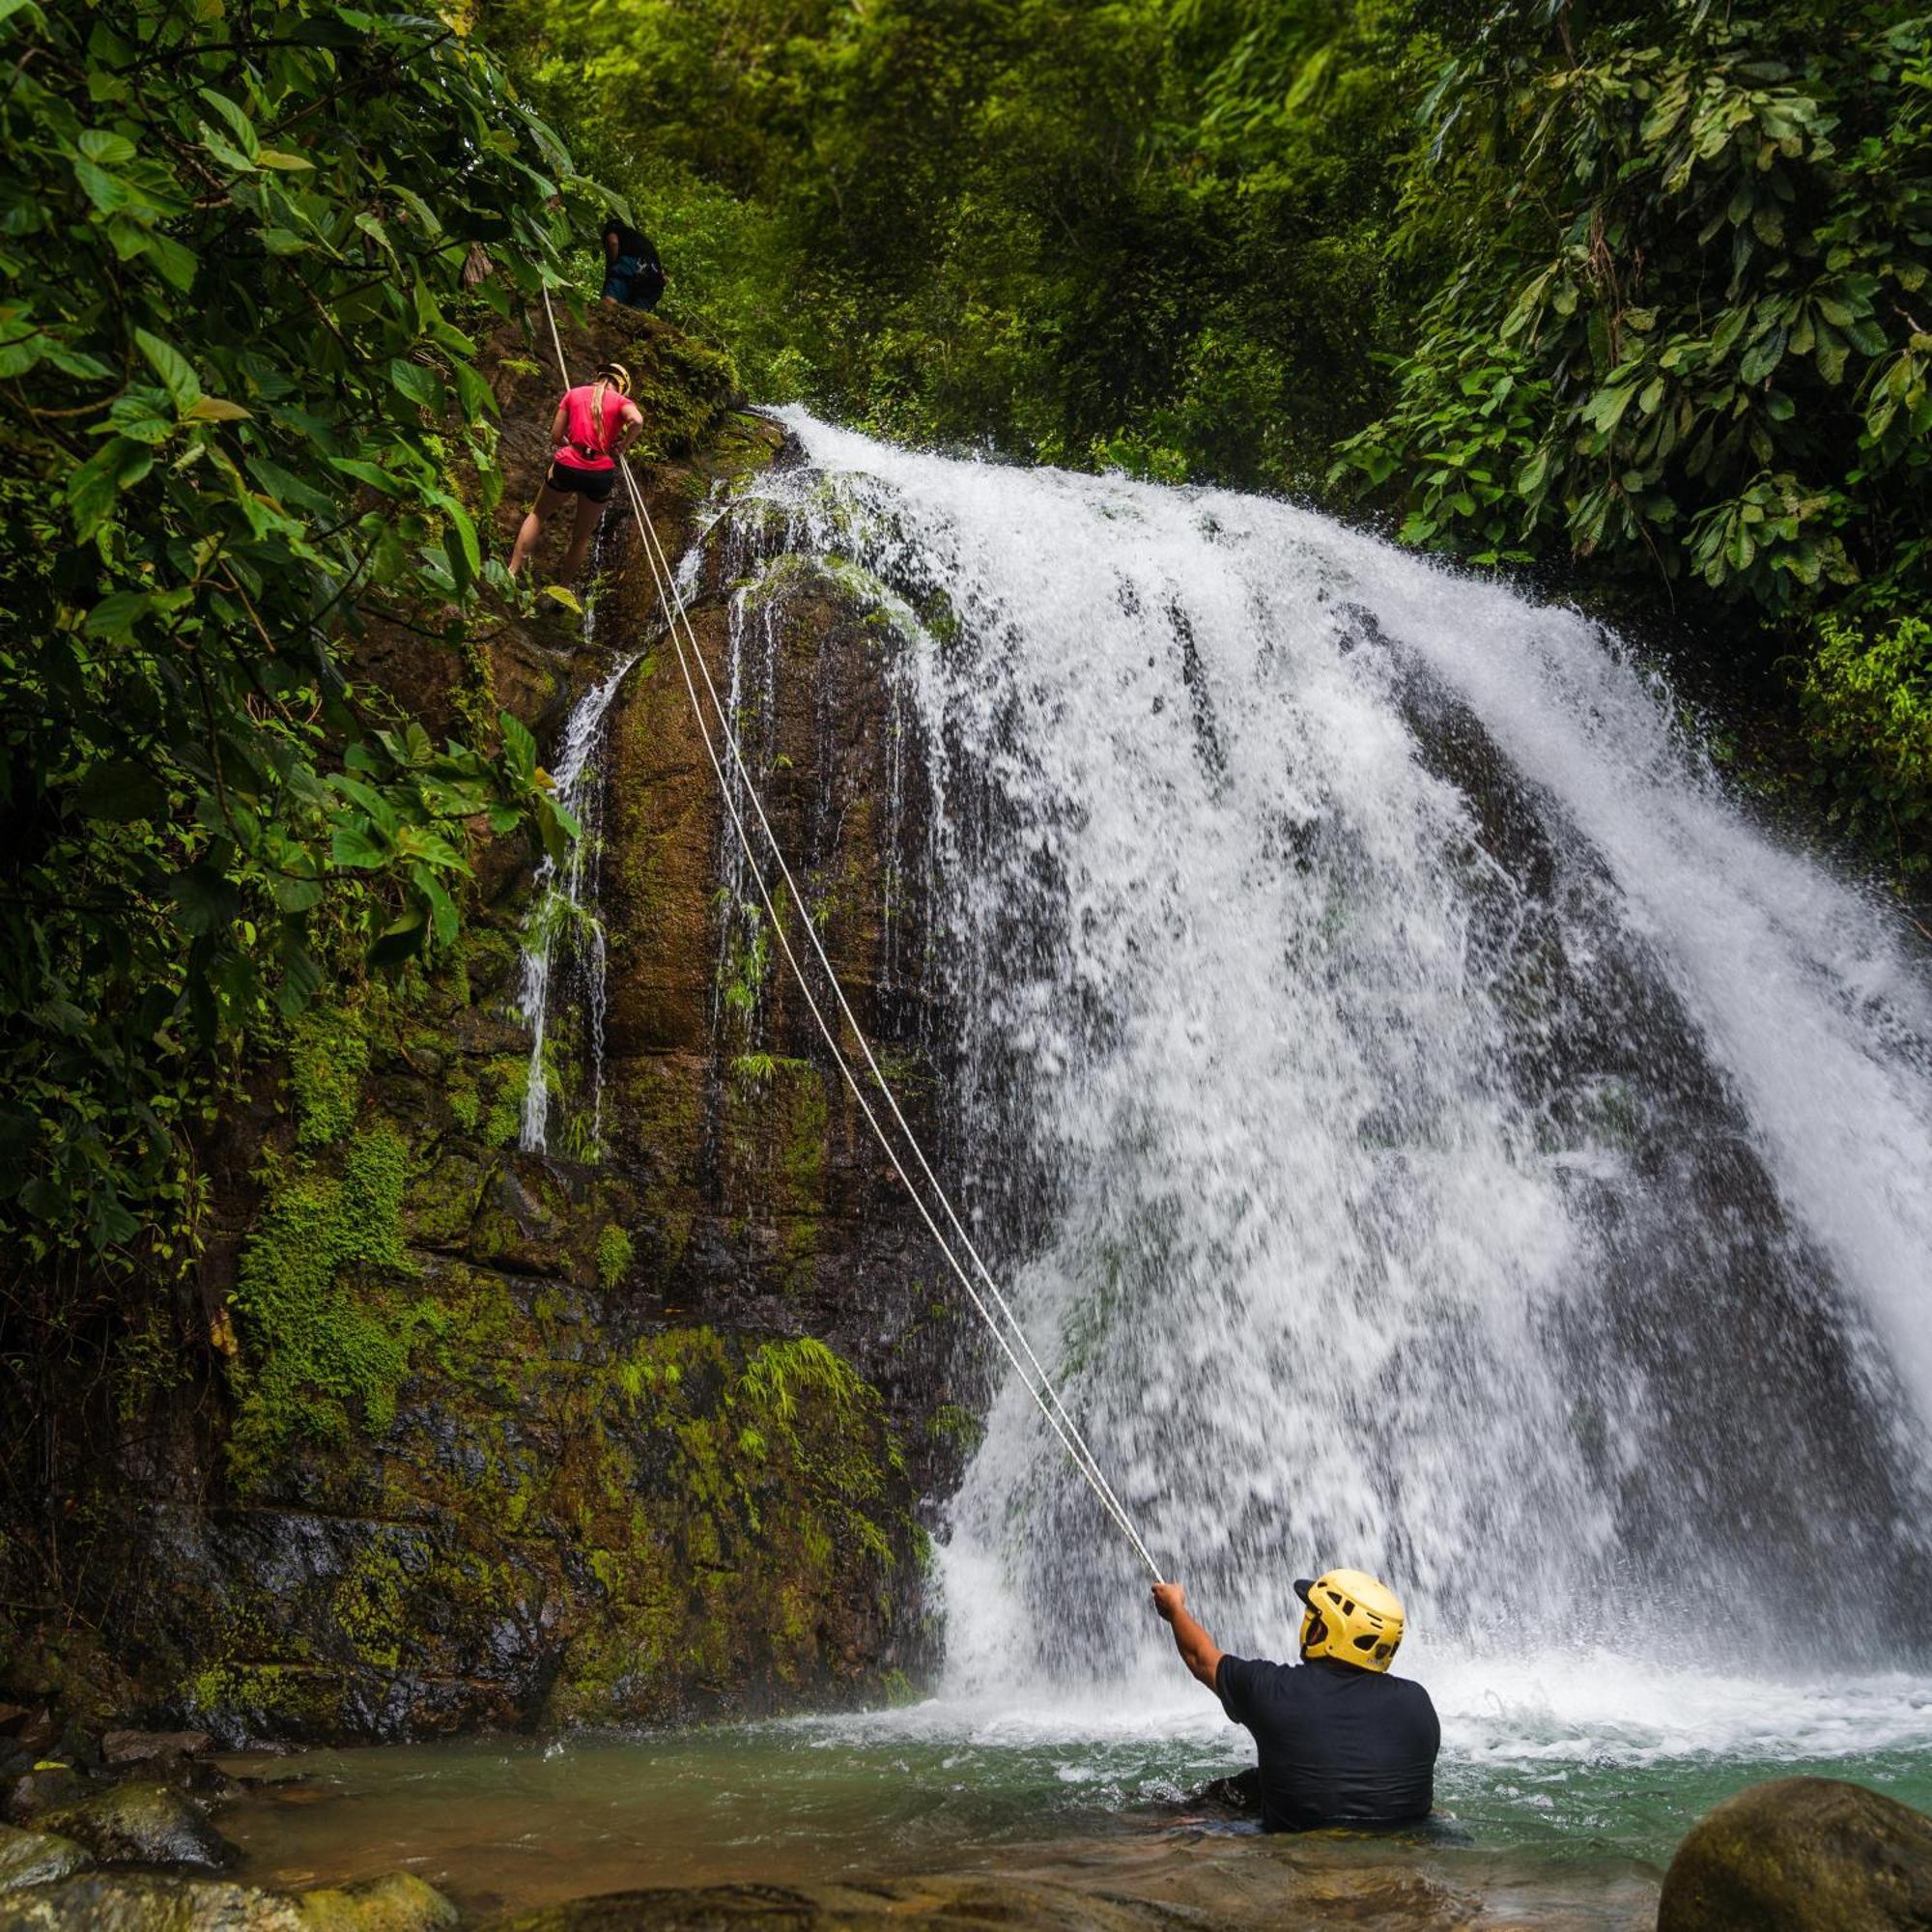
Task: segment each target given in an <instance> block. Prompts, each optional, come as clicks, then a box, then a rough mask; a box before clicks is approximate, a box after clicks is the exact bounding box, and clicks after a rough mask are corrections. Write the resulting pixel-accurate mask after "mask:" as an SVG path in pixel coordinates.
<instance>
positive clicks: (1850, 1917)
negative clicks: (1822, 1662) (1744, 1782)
mask: <svg viewBox="0 0 1932 1932" xmlns="http://www.w3.org/2000/svg"><path fill="white" fill-rule="evenodd" d="M1657 1926H1658V1932H1782V1928H1786V1927H1788V1928H1790V1932H1893V1928H1897V1929H1898V1932H1904V1928H1906V1927H1912V1928H1916V1932H1932V1818H1928V1817H1926V1816H1925V1815H1924V1814H1923V1813H1922V1812H1918V1811H1915V1810H1913V1809H1912V1808H1911V1806H1909V1805H1906V1804H1900V1803H1899V1802H1898V1801H1897V1799H1895V1798H1887V1797H1886V1796H1885V1795H1884V1794H1883V1793H1882V1792H1877V1791H1868V1790H1866V1788H1865V1787H1864V1786H1863V1785H1861V1784H1846V1783H1843V1782H1841V1781H1840V1780H1838V1779H1836V1778H1831V1777H1782V1778H1777V1779H1776V1780H1774V1781H1773V1782H1771V1783H1769V1784H1754V1785H1752V1786H1751V1787H1750V1789H1749V1790H1748V1791H1741V1792H1739V1793H1738V1795H1737V1796H1736V1797H1735V1798H1728V1799H1726V1800H1725V1801H1724V1803H1723V1804H1719V1806H1718V1807H1717V1809H1716V1810H1714V1811H1712V1812H1711V1813H1709V1814H1708V1816H1706V1817H1704V1818H1701V1819H1699V1820H1698V1822H1697V1823H1696V1824H1695V1825H1694V1826H1692V1827H1691V1829H1690V1835H1689V1836H1688V1837H1687V1838H1686V1839H1685V1840H1684V1842H1683V1843H1682V1844H1681V1845H1680V1846H1679V1847H1678V1848H1677V1856H1676V1857H1675V1858H1674V1859H1672V1860H1671V1861H1670V1869H1669V1871H1668V1872H1667V1873H1666V1874H1665V1876H1664V1880H1663V1896H1662V1900H1661V1901H1660V1903H1659V1906H1658V1914H1657Z"/></svg>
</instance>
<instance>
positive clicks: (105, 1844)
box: [35, 1784, 241, 1871]
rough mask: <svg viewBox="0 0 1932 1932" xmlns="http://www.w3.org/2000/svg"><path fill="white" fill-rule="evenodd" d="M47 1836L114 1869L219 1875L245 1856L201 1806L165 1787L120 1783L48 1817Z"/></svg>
mask: <svg viewBox="0 0 1932 1932" xmlns="http://www.w3.org/2000/svg"><path fill="white" fill-rule="evenodd" d="M35 1824H36V1825H37V1827H38V1828H39V1829H40V1830H42V1831H43V1832H57V1833H61V1834H63V1835H64V1836H66V1837H70V1838H76V1839H78V1840H79V1841H80V1843H81V1844H83V1845H85V1846H86V1847H87V1849H88V1850H89V1851H90V1852H92V1853H93V1854H94V1855H95V1857H96V1858H99V1859H105V1860H106V1861H108V1862H109V1863H112V1864H130V1865H168V1866H172V1867H174V1868H175V1869H177V1870H181V1871H220V1870H222V1869H224V1868H225V1867H226V1866H228V1865H231V1864H233V1863H234V1862H235V1861H236V1859H237V1858H239V1857H240V1856H241V1854H240V1853H239V1852H238V1851H237V1849H236V1848H235V1846H233V1845H232V1844H230V1843H229V1841H228V1840H227V1839H226V1838H224V1837H223V1836H222V1835H221V1833H219V1832H217V1831H216V1830H215V1829H214V1827H213V1825H211V1824H210V1823H209V1822H208V1814H207V1813H206V1812H205V1811H204V1810H203V1809H202V1808H201V1806H200V1805H199V1804H194V1803H192V1802H191V1801H190V1800H188V1799H186V1798H184V1797H183V1796H182V1795H181V1794H180V1792H178V1791H170V1790H169V1789H168V1788H167V1787H166V1786H165V1785H161V1784H116V1785H110V1786H109V1787H108V1788H107V1789H106V1790H104V1791H99V1792H97V1793H96V1794H95V1795H94V1796H93V1797H91V1798H86V1799H83V1800H82V1801H81V1802H80V1803H79V1804H70V1805H64V1806H62V1807H61V1808H60V1809H59V1810H55V1811H46V1812H43V1813H42V1814H41V1815H40V1816H39V1817H38V1818H37V1819H36V1820H35Z"/></svg>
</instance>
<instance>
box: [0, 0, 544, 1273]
mask: <svg viewBox="0 0 1932 1932" xmlns="http://www.w3.org/2000/svg"><path fill="white" fill-rule="evenodd" d="M0 40H4V47H0V54H4V59H5V62H6V66H7V69H8V79H7V82H6V93H5V99H4V107H0V502H4V515H0V586H4V588H3V589H0V595H4V615H5V635H4V638H0V732H4V736H5V748H6V758H5V763H4V766H0V787H3V788H0V811H4V814H5V837H4V840H0V1198H3V1199H4V1201H5V1202H6V1204H7V1214H8V1220H9V1224H10V1238H11V1240H12V1242H13V1244H14V1245H13V1252H12V1256H11V1260H12V1262H13V1263H14V1265H15V1266H16V1267H19V1268H21V1269H22V1270H23V1271H24V1272H26V1273H28V1274H30V1275H37V1276H39V1277H41V1278H42V1280H43V1282H45V1281H48V1280H51V1279H53V1278H56V1277H58V1276H60V1275H62V1274H63V1273H71V1272H72V1271H73V1270H75V1269H76V1268H77V1267H78V1266H79V1265H80V1264H83V1263H86V1262H89V1261H92V1260H99V1259H101V1258H113V1259H118V1260H120V1261H121V1262H124V1263H125V1262H127V1261H130V1260H138V1259H146V1260H148V1261H150V1262H156V1263H161V1264H168V1263H170V1262H171V1261H172V1262H174V1263H177V1264H178V1263H179V1261H180V1259H181V1258H182V1257H183V1256H184V1255H185V1254H186V1253H187V1252H188V1251H190V1250H191V1249H192V1247H193V1246H194V1241H195V1234H196V1222H197V1217H198V1215H199V1213H200V1211H201V1208H202V1196H203V1188H202V1184H201V1182H200V1180H199V1179H198V1173H197V1163H196V1156H195V1151H194V1150H195V1142H196V1137H197V1134H198V1132H199V1131H200V1129H201V1127H202V1124H203V1122H205V1120H206V1119H207V1118H208V1117H209V1115H210V1113H211V1110H212V1108H213V1103H214V1100H215V1098H216V1096H217V1094H219V1092H220V1091H221V1089H222V1085H223V1083H224V1081H225V1080H227V1079H229V1078H230V1077H231V1076H232V1075H233V1073H234V1072H235V1071H236V1069H238V1068H240V1067H241V1066H242V1065H244V1063H245V1062H246V1060H247V1058H248V1056H249V1055H250V1054H251V1052H254V1051H256V1050H258V1049H259V1048H260V1047H261V1045H262V1044H263V1043H264V1041H265V1040H270V1041H272V1040H273V1039H274V1038H275V1037H277V1036H278V1030H279V1029H281V1028H282V1027H284V1026H285V1025H286V1024H287V1022H288V1021H289V1020H291V1019H292V1018H293V1017H294V1016H295V1015H297V1014H298V1013H299V1012H300V1011H301V1010H302V1009H303V1007H304V1006H305V1004H306V1003H307V1002H308V1000H309V999H310V997H311V995H313V994H314V993H316V991H317V990H318V989H319V988H320V986H321V985H322V984H323V982H324V980H325V978H327V977H330V976H333V975H336V974H338V973H340V972H343V971H348V972H351V973H355V972H359V971H361V970H363V967H364V965H365V963H366V964H370V965H373V966H374V967H375V968H376V969H377V970H389V971H393V970H396V969H397V968H399V967H400V966H401V965H402V964H403V963H404V962H406V961H409V960H412V959H414V958H417V957H419V956H421V955H422V954H423V953H424V952H427V951H433V950H434V949H436V948H438V947H445V946H447V945H448V944H449V943H450V942H451V941H452V940H453V939H454V937H455V934H456V931H457V925H458V921H459V917H460V908H461V900H462V895H463V889H464V881H465V879H466V877H467V875H468V872H469V847H470V842H471V838H472V833H471V830H470V827H471V825H472V823H476V822H487V823H488V824H489V825H490V826H491V827H493V828H495V829H496V830H497V831H498V832H502V831H508V830H511V829H514V828H515V827H516V826H518V825H519V824H529V825H531V826H532V827H533V828H534V829H535V830H536V831H537V832H539V833H540V834H541V835H542V836H543V837H544V838H546V839H547V840H548V841H550V842H551V843H552V844H553V845H556V844H557V843H559V842H560V841H561V840H562V839H563V838H565V837H567V835H568V831H569V827H568V825H567V823H566V821H565V819H564V817H563V815H562V814H561V813H560V812H559V811H558V810H557V809H556V808H555V806H554V804H553V803H552V801H551V798H550V795H549V790H548V781H547V780H546V779H545V778H544V777H543V775H542V774H541V773H540V771H539V770H538V767H537V763H536V753H535V748H534V746H533V744H532V743H531V741H530V738H529V735H528V733H527V732H526V731H524V730H523V729H522V728H521V726H518V725H516V723H515V721H514V720H510V719H507V718H506V719H504V720H502V721H501V722H500V723H499V721H498V720H497V718H496V717H495V716H494V715H492V714H493V711H494V707H493V706H491V705H490V704H489V703H488V701H487V698H488V695H487V688H486V681H480V680H479V679H478V678H477V677H475V676H474V675H470V676H469V678H468V679H467V682H466V684H465V689H466V691H467V693H468V699H469V717H468V718H467V720H466V722H465V724H464V726H463V729H462V738H461V740H460V741H459V740H456V739H451V740H449V741H447V742H442V743H438V742H433V741H432V739H431V737H430V735H429V733H428V732H427V731H426V730H425V728H424V726H423V724H422V723H421V722H420V720H418V719H417V718H415V717H414V716H412V714H411V712H410V709H409V707H408V706H407V705H406V704H405V703H404V702H402V701H401V700H400V699H399V698H398V697H396V696H394V695H393V694H392V693H390V692H389V691H387V690H385V689H384V688H383V686H382V685H381V683H380V682H378V681H376V680H375V679H373V678H372V677H371V676H369V675H367V674H365V673H364V672H363V671H362V670H361V669H360V668H359V660H358V655H357V652H358V646H359V644H360V642H361V641H362V640H363V639H365V638H366V637H367V636H369V635H370V633H371V629H372V627H376V626H389V627H392V628H393V631H394V633H395V635H397V636H400V637H405V638H407V639H408V640H409V642H410V647H411V648H412V650H415V651H418V652H421V653H442V652H452V653H455V654H456V655H457V656H458V657H459V659H464V660H467V661H469V663H470V664H471V667H472V670H473V667H474V663H475V661H476V659H477V656H478V653H477V647H476V639H475V634H474V632H473V629H472V625H473V621H474V618H475V612H476V606H477V592H478V588H479V583H480V582H482V581H483V579H484V578H485V576H486V575H487V574H488V573H489V572H490V571H491V570H492V569H494V568H497V566H492V565H490V564H488V563H487V562H486V542H485V539H484V538H483V537H482V536H481V535H479V521H480V520H481V519H482V518H483V517H484V516H485V515H486V514H487V512H488V511H489V510H490V508H491V507H492V505H493V503H494V501H495V482H494V469H493V465H492V460H491V458H492V450H493V446H494V445H493V438H494V431H493V429H492V424H491V418H492V412H493V410H494V399H493V397H492V395H491V392H490V389H489V386H488V384H486V382H485V381H484V379H483V377H482V375H481V374H479V372H478V370H477V368H476V366H475V360H474V357H475V350H476V340H475V335H474V333H473V329H474V327H475V325H476V323H477V321H478V320H480V321H482V322H484V323H488V322H489V321H491V320H493V305H494V308H495V309H497V310H501V309H505V308H507V306H508V305H509V303H510V302H511V301H512V300H513V299H514V298H515V292H516V291H517V290H518V289H520V288H521V289H524V290H529V289H532V288H533V287H534V284H535V280H536V278H537V277H538V276H539V275H541V274H542V273H543V272H544V271H545V265H546V264H549V263H552V262H554V260H555V259H556V252H557V250H556V244H557V240H558V236H559V234H560V233H561V231H562V228H563V226H564V224H565V220H566V217H565V216H564V215H563V214H562V213H550V212H549V211H548V210H547V207H546V203H547V201H548V199H549V198H550V197H551V196H552V194H553V193H554V189H555V188H556V186H557V185H559V184H560V183H573V184H574V177H573V176H572V173H571V168H570V163H569V160H568V157H567V156H566V154H565V152H564V150H563V149H562V147H561V145H560V144H559V143H558V141H557V140H556V138H555V137H554V135H553V134H551V132H550V131H549V130H548V128H546V127H545V126H544V125H543V124H542V123H541V122H540V121H538V120H537V119H536V118H535V117H534V115H532V114H530V113H529V112H527V111H526V110H525V109H524V108H523V107H521V106H520V105H519V104H518V103H517V101H516V99H515V97H514V93H513V91H512V90H511V89H510V87H509V85H508V83H507V81H506V80H505V78H504V76H503V75H502V74H501V73H500V72H499V71H497V68H496V66H495V65H494V64H493V62H492V61H491V60H490V59H489V58H488V57H487V56H486V55H485V54H484V53H482V52H481V51H480V50H479V49H478V48H477V47H476V46H475V45H473V44H472V43H469V42H467V41H466V40H464V39H463V38H462V37H461V36H459V35H458V34H457V33H456V32H455V31H454V29H453V28H451V27H450V26H448V25H447V24H445V23H444V22H443V21H441V20H439V19H434V18H429V19H425V18H419V17H414V16H411V15H405V14H394V13H390V12H385V11H375V12H370V11H364V10H361V9H357V8H354V7H350V6H340V5H333V4H327V0H287V4H283V5H279V6H277V5H273V4H267V3H266V0H122V3H121V4H119V5H116V6H112V7H108V6H104V5H96V4H90V3H89V0H61V4H58V5H46V6H43V5H40V4H37V3H36V0H0ZM573 191H575V188H574V186H573ZM477 247H481V248H486V249H488V250H490V251H491V252H492V254H493V255H494V258H495V260H496V264H497V273H496V274H494V275H493V276H491V277H490V278H489V279H488V280H486V281H484V282H483V283H482V285H481V287H480V289H478V290H477V291H476V292H475V293H473V294H471V293H469V291H468V289H467V286H466V284H467V280H468V279H469V278H468V277H466V273H465V270H466V264H469V265H471V266H472V267H473V266H474V264H475V262H476V260H477V259H478V258H476V257H474V256H472V253H471V251H472V249H473V248H477ZM42 1293H43V1305H45V1306H49V1307H51V1306H53V1305H54V1303H53V1302H52V1301H50V1300H44V1296H45V1294H46V1291H45V1290H44V1289H43V1291H42Z"/></svg>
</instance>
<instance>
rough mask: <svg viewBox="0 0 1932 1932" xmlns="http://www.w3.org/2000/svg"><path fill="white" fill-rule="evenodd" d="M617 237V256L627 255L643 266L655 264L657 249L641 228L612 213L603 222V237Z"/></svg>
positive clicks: (651, 266) (650, 267) (649, 267)
mask: <svg viewBox="0 0 1932 1932" xmlns="http://www.w3.org/2000/svg"><path fill="white" fill-rule="evenodd" d="M613 235H614V236H615V237H616V238H617V253H618V255H619V257H622V256H625V255H628V256H630V258H631V259H632V260H633V261H634V262H641V263H642V264H643V265H644V267H645V268H647V269H652V268H655V267H656V266H657V260H658V251H657V250H656V249H655V248H653V247H652V246H651V239H650V237H649V236H648V235H646V234H645V233H644V232H643V231H642V230H641V229H639V228H633V227H632V226H631V224H630V223H629V222H628V221H620V220H618V218H617V217H616V216H615V215H614V214H613V215H611V217H610V218H609V219H608V220H607V221H606V222H605V224H604V237H605V240H606V241H609V240H610V238H611V236H613Z"/></svg>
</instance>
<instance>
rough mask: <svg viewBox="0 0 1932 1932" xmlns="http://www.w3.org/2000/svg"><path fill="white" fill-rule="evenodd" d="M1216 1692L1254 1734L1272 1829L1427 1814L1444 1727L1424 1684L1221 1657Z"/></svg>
mask: <svg viewBox="0 0 1932 1932" xmlns="http://www.w3.org/2000/svg"><path fill="white" fill-rule="evenodd" d="M1214 1690H1215V1692H1216V1694H1217V1695H1218V1696H1219V1697H1220V1699H1221V1708H1222V1709H1223V1710H1224V1711H1226V1712H1227V1714H1228V1715H1229V1717H1231V1718H1232V1719H1234V1720H1235V1721H1236V1723H1237V1724H1245V1725H1246V1726H1247V1727H1248V1729H1249V1730H1251V1731H1252V1732H1253V1733H1254V1735H1255V1745H1256V1747H1257V1749H1258V1751H1259V1753H1260V1757H1261V1774H1262V1820H1263V1822H1264V1824H1265V1825H1266V1826H1267V1828H1268V1829H1269V1831H1271V1832H1313V1831H1319V1830H1321V1827H1323V1826H1324V1825H1403V1824H1407V1823H1410V1822H1411V1821H1413V1820H1415V1819H1418V1818H1426V1817H1427V1816H1428V1815H1429V1807H1430V1806H1431V1804H1434V1803H1435V1752H1436V1749H1437V1747H1439V1746H1440V1744H1441V1742H1442V1729H1441V1726H1440V1725H1439V1724H1438V1723H1437V1722H1436V1719H1435V1705H1434V1704H1432V1703H1431V1702H1430V1701H1429V1692H1428V1691H1427V1690H1424V1689H1423V1688H1422V1686H1421V1685H1420V1684H1416V1683H1413V1682H1412V1681H1411V1680H1409V1679H1408V1678H1406V1677H1389V1676H1385V1675H1383V1674H1382V1673H1381V1672H1380V1671H1376V1670H1360V1669H1357V1668H1356V1667H1355V1665H1354V1664H1352V1663H1337V1662H1334V1661H1333V1660H1332V1659H1329V1658H1317V1659H1316V1660H1315V1661H1314V1662H1310V1663H1302V1664H1288V1663H1267V1662H1263V1661H1261V1660H1260V1659H1254V1660H1250V1659H1248V1658H1244V1657H1226V1656H1224V1657H1223V1658H1222V1659H1221V1662H1220V1666H1219V1668H1218V1669H1217V1670H1216V1671H1215V1673H1214Z"/></svg>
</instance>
